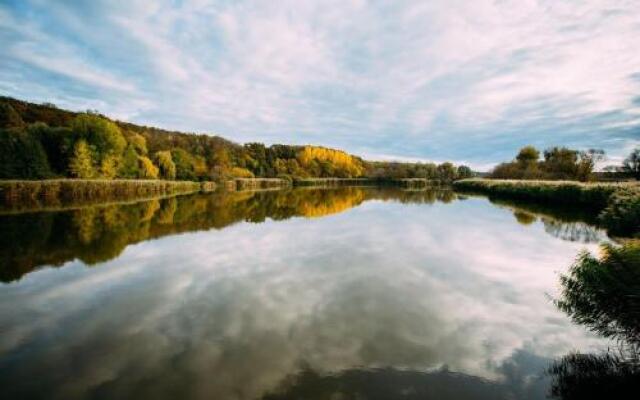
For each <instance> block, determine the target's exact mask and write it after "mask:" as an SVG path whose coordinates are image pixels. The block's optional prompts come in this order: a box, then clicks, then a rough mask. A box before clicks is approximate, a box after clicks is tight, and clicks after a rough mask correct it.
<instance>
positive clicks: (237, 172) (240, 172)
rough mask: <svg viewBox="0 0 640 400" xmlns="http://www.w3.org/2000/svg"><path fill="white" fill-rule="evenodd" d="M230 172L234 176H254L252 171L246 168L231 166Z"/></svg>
mask: <svg viewBox="0 0 640 400" xmlns="http://www.w3.org/2000/svg"><path fill="white" fill-rule="evenodd" d="M230 174H231V176H232V177H234V178H255V175H253V172H251V171H249V170H248V169H246V168H239V167H233V168H231V171H230Z"/></svg>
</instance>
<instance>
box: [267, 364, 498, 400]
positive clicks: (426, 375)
mask: <svg viewBox="0 0 640 400" xmlns="http://www.w3.org/2000/svg"><path fill="white" fill-rule="evenodd" d="M400 398H401V399H438V400H440V399H443V400H446V399H487V400H488V399H492V400H493V399H504V398H511V396H510V391H509V388H508V387H507V386H505V385H502V384H500V383H497V382H491V381H487V380H484V379H481V378H478V377H475V376H471V375H466V374H461V373H454V372H449V371H447V370H440V371H433V372H420V371H405V370H398V369H392V368H384V369H352V370H347V371H343V372H340V373H338V374H328V375H321V374H319V373H318V372H315V371H313V370H310V369H304V370H303V371H302V372H301V373H299V374H297V375H294V376H290V377H288V378H287V379H286V380H285V381H284V382H282V383H281V385H280V387H279V388H278V389H277V390H275V391H274V392H272V393H270V394H268V395H266V396H264V397H263V399H264V400H289V399H308V400H313V399H345V400H346V399H369V400H376V399H400Z"/></svg>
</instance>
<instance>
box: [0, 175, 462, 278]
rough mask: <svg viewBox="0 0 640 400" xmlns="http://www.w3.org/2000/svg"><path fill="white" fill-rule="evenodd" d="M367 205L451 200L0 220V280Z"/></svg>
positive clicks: (345, 195) (264, 201) (333, 201)
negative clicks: (236, 227) (162, 241)
mask: <svg viewBox="0 0 640 400" xmlns="http://www.w3.org/2000/svg"><path fill="white" fill-rule="evenodd" d="M372 199H380V200H385V201H386V200H394V201H400V202H403V203H419V204H431V203H435V202H436V201H443V202H449V201H452V200H454V199H455V194H454V193H453V192H452V191H450V190H421V191H403V190H399V189H390V188H378V189H376V188H367V189H363V188H356V187H343V188H334V189H296V190H281V191H263V192H250V191H245V192H230V193H223V194H209V195H202V194H200V195H187V196H178V197H171V198H162V199H153V200H150V201H144V202H139V203H133V204H119V205H106V206H92V207H85V208H80V209H76V210H72V211H63V212H46V213H45V212H42V213H26V214H17V215H6V216H2V217H0V234H1V236H0V280H2V281H4V282H9V281H13V280H17V279H19V278H20V277H21V276H23V275H24V274H25V273H28V272H30V271H32V270H34V269H35V268H37V267H39V266H42V265H54V266H56V265H62V264H63V263H65V262H67V261H70V260H73V259H75V258H78V259H80V260H82V261H83V262H84V263H86V264H89V265H92V264H96V263H100V262H104V261H107V260H110V259H112V258H114V257H117V256H118V255H119V254H120V253H121V252H122V251H123V250H124V249H125V248H126V247H127V246H128V245H129V244H133V243H138V242H141V241H144V240H148V239H154V238H158V237H162V236H166V235H173V234H177V233H182V232H190V231H199V230H208V229H222V228H224V227H227V226H229V225H232V224H234V223H237V222H240V221H247V222H254V223H260V222H263V221H265V220H266V219H267V218H270V219H273V220H285V219H288V218H292V217H306V218H318V217H323V216H327V215H331V214H336V213H340V212H343V211H345V210H348V209H350V208H352V207H357V206H358V205H360V204H362V203H363V202H365V201H368V200H372Z"/></svg>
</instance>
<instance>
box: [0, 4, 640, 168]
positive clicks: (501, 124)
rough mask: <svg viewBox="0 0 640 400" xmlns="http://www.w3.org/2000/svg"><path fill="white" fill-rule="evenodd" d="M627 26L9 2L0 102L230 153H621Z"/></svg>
mask: <svg viewBox="0 0 640 400" xmlns="http://www.w3.org/2000/svg"><path fill="white" fill-rule="evenodd" d="M639 18H640V6H638V5H637V4H636V3H635V2H629V1H624V0H619V1H608V2H602V1H599V0H589V1H586V2H581V3H579V4H578V3H570V2H565V3H558V2H554V1H546V0H528V1H504V2H494V1H489V0H486V1H485V0H481V1H474V2H472V3H469V2H467V1H435V2H428V3H415V2H409V1H375V2H370V1H365V0H353V1H346V2H345V1H305V2H300V1H283V2H265V1H258V0H247V1H241V2H222V1H219V2H218V1H202V0H186V1H183V2H179V3H175V2H170V1H159V2H154V4H153V5H152V6H150V5H149V4H148V2H143V1H133V2H130V4H127V6H126V7H125V6H124V5H123V4H121V3H118V2H107V1H96V2H91V3H86V4H78V3H67V2H54V3H51V2H42V1H37V0H31V1H24V2H19V3H18V2H8V3H6V4H4V5H2V6H0V35H1V38H2V39H3V42H4V43H7V44H8V46H7V50H6V51H5V53H6V54H5V57H4V60H3V61H2V62H0V90H2V91H4V92H5V94H8V95H16V96H20V97H26V98H28V99H33V100H37V101H45V100H51V99H59V98H61V97H63V98H64V99H65V102H64V104H65V105H68V106H69V107H72V108H82V107H84V106H85V105H86V104H100V105H101V107H100V110H101V111H102V112H105V113H107V114H118V115H123V116H127V117H129V118H130V119H132V120H133V121H135V122H140V123H145V124H156V125H160V126H164V127H167V128H174V129H183V130H187V131H205V132H210V133H217V134H222V135H224V136H227V137H229V138H231V139H234V140H237V141H250V140H251V141H252V140H260V141H266V142H268V143H274V142H284V143H299V144H300V143H318V144H323V145H329V146H338V147H343V148H345V149H347V150H349V151H352V152H355V153H359V154H365V153H370V154H390V155H393V156H394V157H398V158H400V157H409V158H419V159H429V160H445V159H451V160H466V161H467V162H469V163H471V164H473V165H481V166H491V165H493V164H494V163H496V162H498V161H501V160H504V159H505V158H507V159H508V158H511V157H512V156H513V154H514V153H515V151H516V150H517V148H518V147H519V146H522V145H524V144H528V143H533V144H536V145H538V146H540V147H547V146H552V145H571V146H574V147H579V148H589V147H603V148H605V150H607V151H608V152H609V153H610V154H611V156H612V159H621V158H622V157H623V152H624V151H626V150H627V149H628V148H629V145H628V144H629V143H631V146H634V145H637V144H638V143H639V142H640V139H639V137H640V132H639V129H640V128H639V126H640V120H639V118H640V105H639V104H638V102H637V100H634V99H637V97H638V94H637V93H638V90H639V89H640V81H638V79H637V78H634V77H637V76H638V74H639V73H640V67H638V66H639V65H640V55H639V54H638V52H637V51H635V44H636V41H637V40H636V39H637V37H638V36H639V35H640V28H639V27H638V26H637V24H636V22H635V21H637V20H638V19H639ZM43 72H47V73H46V74H45V73H43ZM59 76H62V77H64V78H65V79H64V80H60V79H57V77H59ZM70 83H71V84H70ZM21 87H25V88H26V87H28V88H29V91H27V90H25V89H21ZM61 93H64V94H61ZM127 109H128V110H129V111H128V112H126V110H127Z"/></svg>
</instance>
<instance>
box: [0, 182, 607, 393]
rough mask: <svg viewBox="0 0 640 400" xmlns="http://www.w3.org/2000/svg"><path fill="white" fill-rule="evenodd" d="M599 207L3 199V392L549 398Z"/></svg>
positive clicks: (438, 197)
mask: <svg viewBox="0 0 640 400" xmlns="http://www.w3.org/2000/svg"><path fill="white" fill-rule="evenodd" d="M588 220H589V216H580V215H576V214H574V213H569V212H566V211H565V212H562V211H559V210H543V209H538V208H533V207H524V208H523V207H520V206H515V205H513V204H507V203H500V204H497V203H491V202H489V201H488V200H487V199H486V198H482V197H463V196H459V195H456V194H455V193H453V192H451V191H413V192H411V191H400V190H390V189H384V190H383V189H371V188H369V189H362V188H341V189H327V190H322V189H296V190H291V191H278V192H259V193H255V192H240V193H232V194H227V195H195V196H180V197H174V198H167V199H158V200H152V201H147V202H141V203H135V204H126V205H109V206H105V207H90V208H84V209H79V210H71V211H62V212H46V213H44V212H41V213H23V214H7V213H5V214H3V215H0V241H1V242H0V279H1V280H2V283H1V284H0V398H7V399H10V398H11V399H13V398H16V399H17V398H47V399H75V398H96V399H102V398H105V399H123V398H145V399H146V398H149V399H151V398H153V399H163V398H168V399H175V398H194V399H210V398H216V399H217V398H219V399H259V398H269V399H289V398H291V399H293V398H301V399H302V398H304V399H351V398H353V399H386V398H407V399H412V398H429V399H538V398H539V399H542V398H545V397H546V396H547V394H548V393H549V386H550V380H551V377H550V376H549V375H548V374H545V371H546V370H547V369H548V366H549V365H550V363H551V362H552V361H553V360H556V359H558V358H559V357H562V356H564V355H566V354H569V353H571V352H572V351H583V352H591V351H598V350H599V349H602V348H604V347H605V346H607V345H608V344H607V343H606V342H604V341H603V340H602V339H600V338H598V337H596V336H595V335H593V334H591V333H589V332H588V331H587V330H586V328H584V327H581V326H577V325H575V324H573V323H572V322H571V321H570V320H569V318H568V317H567V316H565V315H564V314H562V312H560V311H559V310H558V309H557V308H556V307H555V306H554V304H553V303H552V300H551V299H552V298H554V297H556V296H558V290H559V274H560V273H563V272H565V271H566V270H567V268H568V267H569V265H571V263H572V262H573V260H574V259H575V257H576V255H577V254H578V253H579V252H580V250H582V249H588V250H590V251H597V243H598V242H599V241H603V240H607V239H606V235H605V234H604V233H603V232H602V231H599V230H598V229H596V228H594V227H593V226H591V225H589V224H588V223H587V222H584V221H588Z"/></svg>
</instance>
